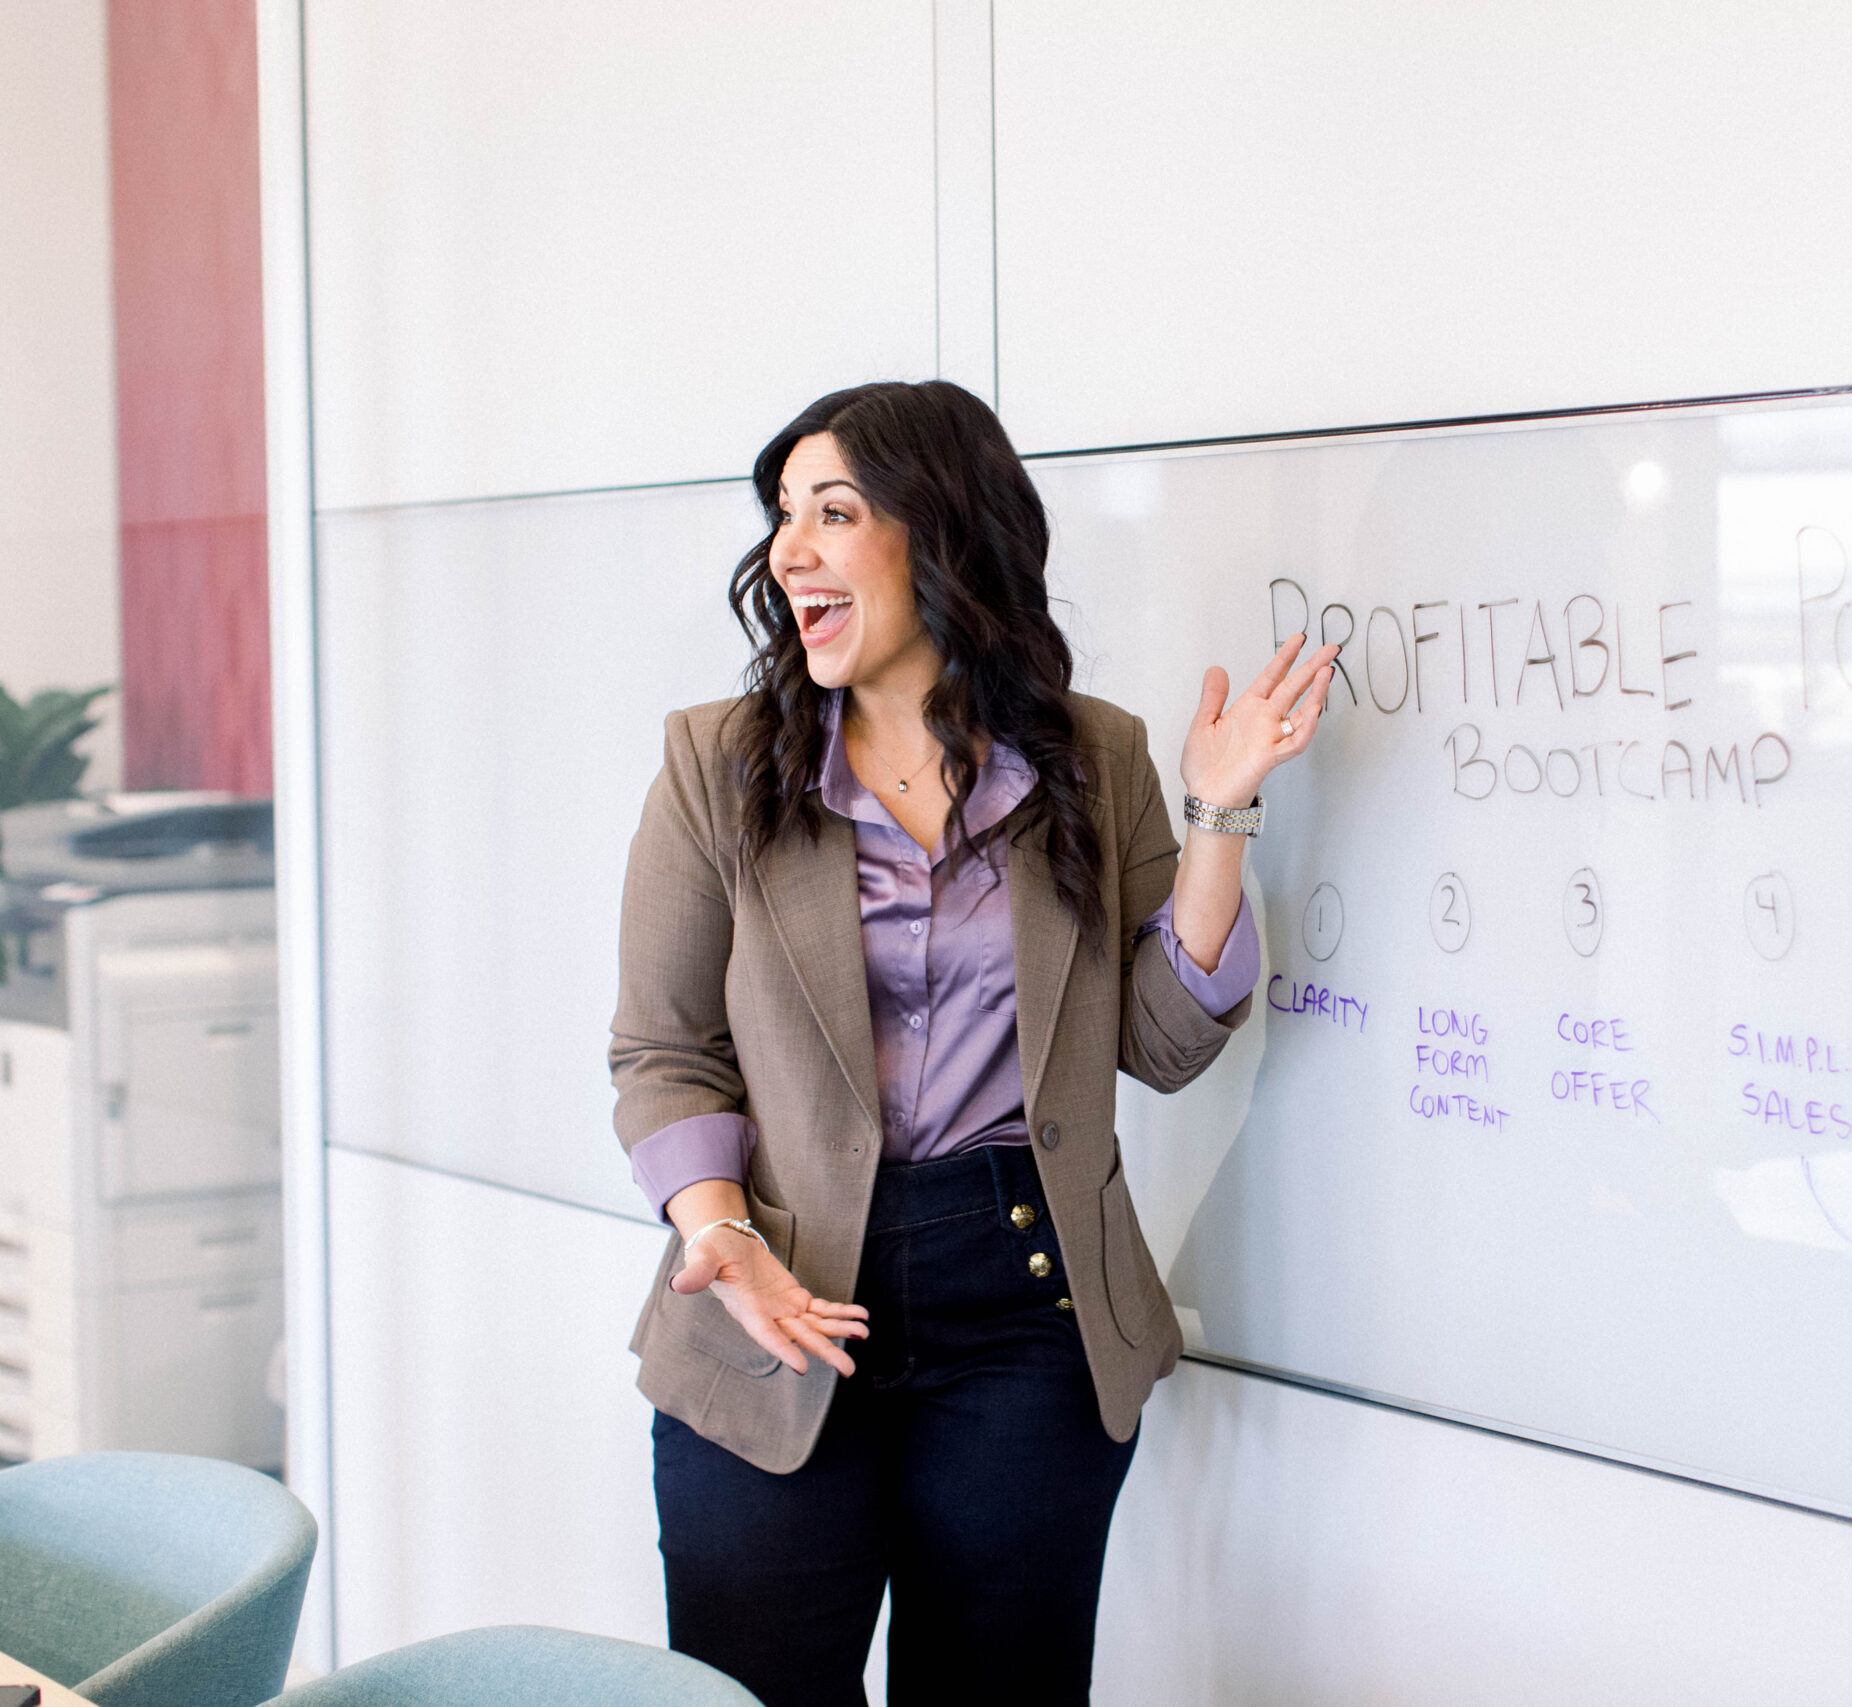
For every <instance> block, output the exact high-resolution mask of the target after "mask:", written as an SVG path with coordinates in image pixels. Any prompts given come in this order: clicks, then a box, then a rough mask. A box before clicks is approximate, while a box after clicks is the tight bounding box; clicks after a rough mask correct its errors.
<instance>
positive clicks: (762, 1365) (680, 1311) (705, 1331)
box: [656, 1280, 778, 1375]
mask: <svg viewBox="0 0 1852 1707" xmlns="http://www.w3.org/2000/svg"><path fill="white" fill-rule="evenodd" d="M656 1315H657V1319H658V1320H659V1321H660V1322H661V1323H662V1326H663V1329H664V1331H665V1332H666V1333H668V1334H670V1335H671V1336H673V1337H674V1338H675V1339H678V1340H680V1341H681V1342H682V1344H683V1345H686V1346H692V1347H693V1348H694V1349H695V1350H696V1351H702V1352H706V1353H707V1355H708V1356H709V1357H717V1358H719V1359H720V1361H721V1362H722V1363H726V1364H730V1365H731V1366H732V1367H733V1368H735V1369H737V1370H738V1371H739V1372H740V1373H741V1374H742V1375H770V1374H771V1372H772V1371H773V1370H774V1369H776V1368H777V1367H778V1359H777V1358H775V1357H774V1356H772V1354H771V1353H770V1352H769V1351H767V1350H766V1349H765V1348H764V1347H763V1346H762V1345H760V1344H759V1343H758V1341H757V1340H755V1339H754V1338H753V1337H752V1336H751V1335H750V1334H749V1333H747V1332H746V1330H745V1329H744V1328H742V1327H741V1326H740V1325H739V1323H738V1322H736V1321H734V1319H733V1318H732V1317H731V1316H729V1315H728V1314H727V1307H726V1305H724V1304H723V1303H721V1301H720V1300H719V1299H718V1298H716V1297H715V1296H714V1294H713V1293H712V1292H711V1291H707V1292H692V1293H684V1292H677V1291H676V1290H675V1288H674V1287H673V1286H671V1285H670V1284H669V1283H668V1282H667V1281H666V1280H665V1281H664V1282H663V1284H662V1293H661V1295H660V1296H659V1297H658V1299H657V1301H656Z"/></svg>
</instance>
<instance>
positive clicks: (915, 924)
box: [907, 919, 926, 936]
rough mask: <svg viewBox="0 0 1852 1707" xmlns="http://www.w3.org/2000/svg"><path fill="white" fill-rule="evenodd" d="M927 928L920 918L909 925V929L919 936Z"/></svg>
mask: <svg viewBox="0 0 1852 1707" xmlns="http://www.w3.org/2000/svg"><path fill="white" fill-rule="evenodd" d="M925 928H926V927H925V926H924V925H923V924H921V923H920V921H919V920H918V919H915V920H914V921H913V923H912V924H910V925H908V926H907V929H908V930H910V931H911V932H912V933H913V934H914V935H915V936H918V935H919V934H920V932H921V931H923V930H924V929H925Z"/></svg>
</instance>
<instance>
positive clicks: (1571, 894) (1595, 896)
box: [1563, 866, 1607, 960]
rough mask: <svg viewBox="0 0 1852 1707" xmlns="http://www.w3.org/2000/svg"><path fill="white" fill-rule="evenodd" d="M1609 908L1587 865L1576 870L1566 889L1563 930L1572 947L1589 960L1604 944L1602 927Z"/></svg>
mask: <svg viewBox="0 0 1852 1707" xmlns="http://www.w3.org/2000/svg"><path fill="white" fill-rule="evenodd" d="M1606 923H1607V909H1606V908H1605V907H1603V906H1602V904H1601V885H1600V883H1599V882H1597V881H1596V878H1595V874H1594V872H1593V871H1591V870H1590V869H1589V868H1588V867H1587V866H1583V867H1582V868H1581V869H1580V870H1579V871H1575V872H1572V873H1571V874H1570V877H1569V887H1568V888H1567V889H1565V890H1564V891H1563V933H1564V934H1565V935H1566V936H1567V937H1568V938H1569V946H1570V947H1571V948H1573V949H1574V950H1575V951H1576V953H1577V954H1579V955H1581V956H1582V958H1583V959H1584V960H1586V959H1587V958H1588V957H1589V956H1590V955H1591V954H1593V953H1594V952H1595V950H1596V949H1598V948H1599V947H1600V946H1601V928H1602V926H1603V925H1605V924H1606Z"/></svg>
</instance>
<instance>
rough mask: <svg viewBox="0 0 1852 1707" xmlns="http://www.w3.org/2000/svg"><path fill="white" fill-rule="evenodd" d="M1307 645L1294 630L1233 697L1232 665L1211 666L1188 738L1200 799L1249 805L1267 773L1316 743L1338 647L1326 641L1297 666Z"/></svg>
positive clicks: (1186, 776) (1190, 772)
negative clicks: (1230, 691)
mask: <svg viewBox="0 0 1852 1707" xmlns="http://www.w3.org/2000/svg"><path fill="white" fill-rule="evenodd" d="M1304 647H1305V636H1304V635H1303V634H1295V635H1294V636H1293V637H1292V638H1291V639H1290V640H1288V641H1287V642H1286V644H1285V645H1284V646H1282V647H1281V648H1280V649H1279V651H1277V652H1276V653H1274V655H1273V657H1272V658H1271V660H1269V662H1268V664H1267V667H1266V668H1265V669H1263V670H1262V671H1261V672H1260V674H1259V675H1258V676H1256V677H1255V678H1254V682H1253V685H1252V686H1251V687H1249V689H1248V690H1247V692H1246V693H1243V694H1239V695H1237V696H1236V697H1235V698H1234V699H1232V700H1231V699H1230V698H1229V697H1228V689H1229V682H1228V672H1227V671H1226V670H1224V669H1223V668H1222V667H1221V666H1220V665H1211V666H1210V667H1209V669H1208V670H1207V671H1206V672H1205V673H1204V675H1203V693H1202V699H1201V701H1200V702H1199V703H1198V705H1197V707H1196V715H1195V716H1194V717H1193V718H1191V719H1190V732H1189V734H1188V735H1186V736H1185V737H1184V741H1183V786H1184V787H1185V788H1186V789H1188V790H1189V792H1190V793H1191V794H1193V795H1195V796H1196V798H1197V799H1198V800H1201V801H1205V802H1206V803H1207V804H1209V805H1211V806H1235V807H1240V806H1246V805H1248V804H1249V803H1250V802H1251V801H1252V800H1253V799H1254V797H1255V795H1257V794H1258V793H1259V792H1260V785H1261V784H1262V783H1263V782H1264V781H1265V780H1266V778H1267V773H1268V772H1269V771H1271V770H1273V768H1274V767H1275V766H1276V765H1283V764H1284V763H1285V762H1286V761H1287V760H1288V759H1294V758H1297V757H1298V756H1299V755H1300V754H1301V753H1303V752H1304V751H1305V750H1306V748H1307V746H1308V745H1310V743H1311V740H1312V736H1313V734H1314V733H1315V732H1316V731H1317V728H1318V719H1319V714H1320V713H1321V712H1323V710H1324V709H1325V695H1326V694H1328V693H1329V692H1330V691H1331V678H1332V675H1333V673H1334V671H1333V666H1332V660H1333V659H1335V658H1336V657H1337V655H1338V648H1337V647H1336V646H1321V647H1319V649H1318V650H1317V651H1316V652H1314V653H1312V654H1311V656H1310V657H1308V658H1306V659H1304V660H1303V661H1302V662H1298V663H1297V667H1295V661H1296V660H1298V659H1299V654H1300V652H1301V651H1302V650H1303V649H1304ZM1288 725H1290V729H1289V727H1288Z"/></svg>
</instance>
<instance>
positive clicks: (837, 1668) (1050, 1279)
mask: <svg viewBox="0 0 1852 1707" xmlns="http://www.w3.org/2000/svg"><path fill="white" fill-rule="evenodd" d="M1025 1211H1029V1212H1033V1216H1034V1219H1033V1220H1032V1221H1030V1222H1029V1224H1028V1225H1027V1226H1026V1227H1023V1226H1018V1225H1016V1222H1017V1221H1019V1220H1027V1219H1028V1216H1027V1214H1026V1213H1025ZM1013 1215H1014V1219H1013V1218H1012V1216H1013ZM800 1236H801V1230H800ZM1038 1271H1041V1272H1038ZM1066 1297H1067V1280H1066V1270H1065V1269H1064V1267H1063V1265H1062V1261H1061V1249H1060V1246H1059V1245H1058V1244H1057V1243H1056V1240H1055V1232H1054V1226H1053V1223H1052V1222H1051V1221H1050V1220H1049V1218H1048V1213H1047V1208H1046V1205H1045V1204H1044V1203H1043V1201H1042V1193H1041V1186H1040V1183H1039V1181H1038V1180H1037V1178H1036V1173H1035V1163H1034V1161H1033V1160H1032V1158H1031V1157H1030V1155H1029V1153H1028V1150H1027V1148H1026V1147H1024V1148H1017V1147H1014V1146H1006V1145H990V1146H987V1147H985V1148H983V1149H979V1150H975V1151H972V1152H970V1153H968V1154H966V1155H963V1156H954V1157H951V1158H948V1159H947V1160H944V1161H937V1162H918V1163H914V1164H912V1165H909V1166H902V1167H884V1168H883V1169H882V1170H881V1172H880V1175H879V1176H878V1178H877V1181H876V1184H875V1194H874V1204H873V1209H872V1212H871V1214H870V1218H869V1223H868V1238H867V1244H866V1246H865V1247H864V1250H863V1256H862V1268H861V1279H860V1282H859V1284H858V1287H857V1290H856V1299H857V1301H858V1302H860V1303H862V1304H865V1305H867V1306H868V1313H869V1329H870V1331H869V1336H868V1338H867V1339H866V1340H864V1341H861V1342H857V1341H854V1340H851V1341H850V1342H849V1351H850V1354H851V1355H852V1356H853V1357H854V1358H855V1360H856V1371H855V1376H854V1378H853V1379H852V1380H849V1381H844V1382H841V1383H839V1385H838V1387H837V1391H836V1397H835V1400H834V1402H833V1403H832V1405H831V1407H830V1414H829V1417H828V1419H827V1420H826V1422H825V1424H824V1427H823V1434H822V1437H821V1439H820V1440H819V1442H818V1444H817V1449H816V1451H815V1452H814V1453H812V1455H811V1457H810V1460H809V1462H808V1463H806V1464H805V1465H804V1466H803V1468H802V1469H800V1470H797V1471H794V1472H793V1473H792V1474H790V1475H788V1476H777V1475H773V1474H771V1473H770V1472H769V1471H765V1470H759V1469H756V1468H755V1467H754V1466H752V1465H751V1464H748V1463H747V1462H746V1461H745V1460H744V1459H742V1458H737V1457H735V1456H734V1455H733V1454H732V1453H731V1452H728V1451H727V1450H726V1449H725V1448H724V1447H719V1446H715V1445H714V1444H712V1442H710V1441H706V1440H703V1439H702V1438H701V1437H700V1436H699V1435H698V1434H696V1433H695V1432H694V1431H693V1430H692V1429H690V1428H688V1427H687V1426H686V1425H685V1424H683V1423H679V1422H677V1421H675V1420H674V1419H673V1418H671V1417H667V1416H663V1415H662V1414H661V1413H658V1414H657V1417H656V1422H655V1441H656V1509H657V1512H658V1515H659V1516H660V1518H661V1522H662V1556H663V1564H664V1570H665V1574H666V1576H667V1579H668V1591H669V1642H670V1646H672V1647H674V1648H676V1649H678V1650H679V1651H680V1652H682V1653H686V1654H693V1655H694V1656H696V1657H697V1658H699V1659H702V1660H705V1661H707V1663H708V1664H710V1665H712V1666H716V1667H718V1668H719V1669H720V1670H721V1671H724V1672H727V1673H728V1674H730V1675H731V1676H733V1677H736V1678H738V1679H739V1681H740V1682H742V1683H743V1684H745V1685H746V1687H747V1688H748V1689H750V1690H752V1691H753V1692H754V1693H755V1694H756V1695H757V1696H758V1697H759V1698H760V1700H761V1701H763V1702H764V1703H765V1704H766V1707H851V1704H853V1707H861V1703H862V1702H863V1700H864V1696H863V1691H862V1671H863V1668H864V1666H865V1665H866V1663H867V1657H868V1646H869V1642H870V1640H871V1638H872V1636H873V1633H874V1626H875V1620H876V1617H877V1616H878V1614H879V1612H880V1607H881V1592H882V1589H883V1587H884V1586H886V1585H888V1584H890V1583H891V1585H892V1591H893V1605H892V1612H891V1620H890V1624H889V1631H888V1701H889V1702H890V1703H891V1704H892V1707H910V1704H912V1703H916V1702H918V1703H927V1702H930V1703H932V1704H933V1707H947V1704H948V1703H949V1704H953V1707H959V1704H969V1703H973V1702H987V1701H993V1700H996V1701H1002V1700H1006V1699H1008V1700H1019V1701H1022V1702H1025V1703H1030V1704H1032V1707H1069V1704H1072V1703H1084V1702H1085V1701H1086V1700H1087V1691H1088V1683H1089V1677H1090V1674H1091V1671H1092V1666H1093V1625H1094V1615H1095V1612H1096V1610H1097V1608H1098V1605H1099V1593H1100V1567H1101V1564H1102V1561H1103V1560H1104V1557H1105V1552H1106V1531H1107V1527H1108V1525H1109V1524H1110V1523H1111V1521H1112V1511H1113V1503H1114V1501H1115V1500H1117V1498H1118V1497H1119V1487H1120V1484H1121V1483H1122V1482H1123V1481H1124V1480H1125V1473H1126V1470H1127V1468H1128V1467H1129V1466H1130V1464H1131V1462H1132V1448H1133V1444H1134V1443H1133V1442H1127V1443H1126V1444H1124V1445H1121V1444H1120V1443H1118V1442H1117V1441H1115V1440H1113V1439H1112V1438H1111V1437H1110V1436H1109V1435H1108V1434H1107V1433H1106V1430H1105V1429H1104V1427H1102V1426H1101V1423H1100V1412H1099V1403H1098V1401H1097V1399H1096V1398H1095V1397H1094V1392H1093V1382H1092V1379H1091V1377H1090V1376H1089V1375H1088V1373H1087V1361H1086V1357H1085V1354H1084V1353H1083V1352H1082V1350H1081V1344H1080V1330H1079V1327H1078V1326H1077V1325H1076V1323H1075V1320H1074V1313H1073V1311H1072V1309H1070V1308H1067V1307H1065V1300H1066Z"/></svg>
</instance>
